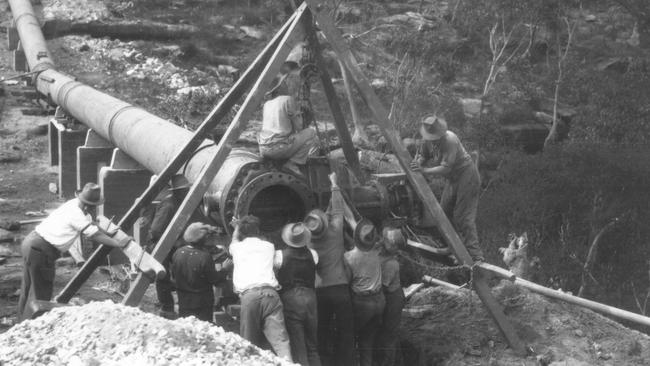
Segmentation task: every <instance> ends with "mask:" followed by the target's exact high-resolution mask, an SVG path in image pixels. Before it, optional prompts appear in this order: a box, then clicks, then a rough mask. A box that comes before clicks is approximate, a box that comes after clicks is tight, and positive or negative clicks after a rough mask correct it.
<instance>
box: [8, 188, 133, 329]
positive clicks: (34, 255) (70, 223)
mask: <svg viewBox="0 0 650 366" xmlns="http://www.w3.org/2000/svg"><path fill="white" fill-rule="evenodd" d="M103 201H104V200H103V197H102V194H101V188H100V187H99V186H98V185H97V184H95V183H87V184H86V185H85V186H84V187H83V189H82V190H81V191H79V192H77V197H76V198H74V199H72V200H70V201H68V202H66V203H64V204H63V205H61V206H60V207H59V208H57V209H56V210H54V211H53V212H52V213H51V214H50V215H49V216H48V217H47V218H45V220H43V221H42V222H41V223H40V224H39V225H37V226H36V228H34V230H33V231H32V232H31V233H29V234H28V235H27V236H26V237H25V239H24V240H23V243H22V245H21V251H22V255H23V261H24V264H23V278H22V283H21V287H20V299H19V300H18V314H20V316H21V318H22V319H26V318H28V317H29V316H30V315H31V311H26V309H25V308H26V305H27V301H28V299H33V300H45V301H49V300H50V299H51V298H52V292H53V285H54V275H55V266H54V261H55V260H56V259H57V258H59V256H60V254H61V253H63V252H66V251H68V250H69V249H70V247H71V246H72V245H73V244H74V242H75V241H76V240H77V239H78V237H79V235H84V236H86V237H88V238H91V239H92V240H93V241H95V242H97V243H99V244H104V245H108V246H111V247H117V248H122V247H124V246H126V245H127V244H128V241H127V242H124V243H122V242H118V241H116V240H114V239H112V238H111V237H109V236H108V235H106V234H104V233H103V232H102V231H101V230H99V228H98V227H97V225H95V223H93V220H94V219H95V216H96V208H97V206H98V205H101V204H102V203H103Z"/></svg>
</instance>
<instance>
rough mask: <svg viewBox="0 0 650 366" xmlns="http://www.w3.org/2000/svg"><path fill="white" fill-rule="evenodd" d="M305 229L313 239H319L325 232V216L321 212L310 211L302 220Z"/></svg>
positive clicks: (326, 221) (326, 222) (316, 210)
mask: <svg viewBox="0 0 650 366" xmlns="http://www.w3.org/2000/svg"><path fill="white" fill-rule="evenodd" d="M303 222H304V223H305V226H307V229H309V231H310V232H311V236H312V237H313V238H320V237H322V236H323V234H325V231H326V230H327V225H328V220H327V214H326V213H325V212H323V210H319V209H315V210H311V212H309V213H308V214H307V216H305V219H304V220H303Z"/></svg>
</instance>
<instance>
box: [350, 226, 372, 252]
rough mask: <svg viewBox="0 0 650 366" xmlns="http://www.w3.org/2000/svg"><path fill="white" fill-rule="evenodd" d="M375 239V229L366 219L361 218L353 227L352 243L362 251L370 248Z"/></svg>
mask: <svg viewBox="0 0 650 366" xmlns="http://www.w3.org/2000/svg"><path fill="white" fill-rule="evenodd" d="M376 241H377V229H376V228H375V225H374V224H373V223H372V222H371V221H370V220H368V219H361V221H359V222H358V223H357V226H356V227H355V228H354V245H355V246H356V247H357V248H359V249H361V250H364V251H367V250H370V249H372V248H373V247H374V246H375V242H376Z"/></svg>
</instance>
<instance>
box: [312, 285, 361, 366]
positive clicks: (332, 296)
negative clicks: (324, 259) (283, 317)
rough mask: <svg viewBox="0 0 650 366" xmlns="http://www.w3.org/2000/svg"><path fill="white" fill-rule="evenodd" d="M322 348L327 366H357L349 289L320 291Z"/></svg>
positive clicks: (324, 362)
mask: <svg viewBox="0 0 650 366" xmlns="http://www.w3.org/2000/svg"><path fill="white" fill-rule="evenodd" d="M316 299H317V301H318V348H319V353H320V357H321V361H322V363H323V364H324V365H328V366H329V365H332V366H334V365H336V366H339V365H341V366H354V365H356V356H355V353H354V317H353V314H352V299H351V297H350V287H349V286H348V285H335V286H327V287H321V288H317V289H316Z"/></svg>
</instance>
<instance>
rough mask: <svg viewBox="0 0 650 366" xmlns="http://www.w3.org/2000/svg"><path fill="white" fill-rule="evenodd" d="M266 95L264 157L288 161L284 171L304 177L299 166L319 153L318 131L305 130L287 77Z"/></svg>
mask: <svg viewBox="0 0 650 366" xmlns="http://www.w3.org/2000/svg"><path fill="white" fill-rule="evenodd" d="M288 75H289V74H286V75H283V76H282V77H281V78H280V80H279V81H278V83H277V84H276V85H275V86H274V87H273V88H272V89H271V90H270V91H269V92H268V93H267V94H266V96H267V101H266V102H265V103H264V109H263V117H262V131H261V132H260V134H259V136H258V139H257V141H258V143H259V147H260V155H261V156H262V157H264V158H269V159H273V160H286V159H288V161H287V162H286V163H285V164H284V168H285V169H287V170H289V171H291V172H292V173H295V174H297V175H299V176H302V175H303V173H302V172H301V171H300V168H299V166H300V165H305V163H306V162H307V157H308V156H309V155H313V154H315V152H316V151H317V147H316V146H317V138H316V131H315V130H314V129H313V128H305V127H304V126H303V119H302V114H301V112H300V108H299V106H298V103H297V102H296V100H295V98H294V97H293V95H294V91H293V90H290V89H291V88H290V85H293V84H294V83H288V82H287V76H288Z"/></svg>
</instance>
